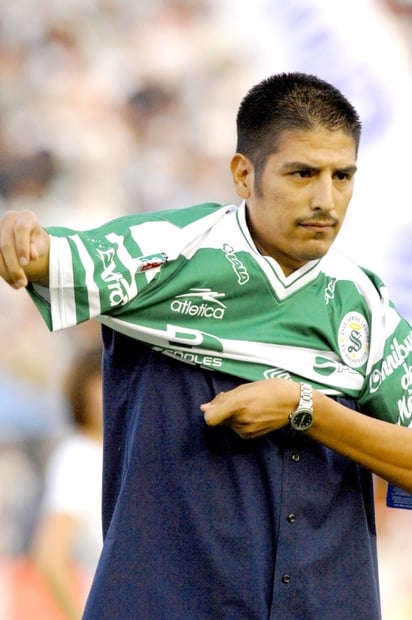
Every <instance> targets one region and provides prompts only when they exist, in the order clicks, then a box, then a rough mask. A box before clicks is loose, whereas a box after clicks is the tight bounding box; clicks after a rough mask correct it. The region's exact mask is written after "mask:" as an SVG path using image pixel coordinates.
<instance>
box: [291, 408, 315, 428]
mask: <svg viewBox="0 0 412 620" xmlns="http://www.w3.org/2000/svg"><path fill="white" fill-rule="evenodd" d="M312 422H313V415H312V412H311V411H309V409H299V410H298V411H295V413H294V414H293V415H292V417H291V419H290V424H291V426H292V428H294V429H295V430H297V431H305V430H306V429H308V428H310V427H311V426H312Z"/></svg>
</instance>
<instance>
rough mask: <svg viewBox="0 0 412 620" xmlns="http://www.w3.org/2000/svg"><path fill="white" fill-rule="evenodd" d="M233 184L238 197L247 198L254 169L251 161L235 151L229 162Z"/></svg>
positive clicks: (251, 186) (251, 185)
mask: <svg viewBox="0 0 412 620" xmlns="http://www.w3.org/2000/svg"><path fill="white" fill-rule="evenodd" d="M230 170H231V172H232V178H233V184H234V186H235V190H236V193H237V195H238V196H240V198H249V196H250V192H251V190H252V188H253V183H254V170H253V165H252V163H251V161H250V160H249V159H248V158H247V157H245V155H242V154H241V153H235V154H234V155H233V157H232V161H231V162H230Z"/></svg>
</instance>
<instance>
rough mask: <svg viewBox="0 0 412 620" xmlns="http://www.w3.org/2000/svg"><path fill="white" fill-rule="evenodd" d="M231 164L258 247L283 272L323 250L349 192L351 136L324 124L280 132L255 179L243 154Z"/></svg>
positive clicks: (336, 228) (352, 163)
mask: <svg viewBox="0 0 412 620" xmlns="http://www.w3.org/2000/svg"><path fill="white" fill-rule="evenodd" d="M231 169H232V174H233V178H234V182H235V187H236V190H237V192H238V194H239V196H241V197H242V198H245V199H246V205H247V218H248V226H249V229H250V232H251V235H252V237H253V240H254V242H255V244H256V246H257V248H258V250H259V251H260V252H262V254H265V255H267V256H272V257H273V258H275V259H276V260H277V262H278V263H279V264H280V266H281V267H282V269H283V271H284V273H285V275H289V274H290V273H292V272H293V271H295V270H296V269H298V268H299V267H301V266H302V265H304V264H305V263H306V262H307V261H310V260H314V259H318V258H321V257H322V256H324V255H325V254H326V252H327V251H328V249H329V247H330V245H331V244H332V242H333V241H334V239H335V237H336V235H337V234H338V232H339V230H340V228H341V226H342V223H343V220H344V217H345V214H346V210H347V208H348V205H349V201H350V199H351V197H352V192H353V181H354V174H355V171H356V144H355V141H354V140H353V138H352V137H351V136H349V135H348V134H346V133H344V132H342V131H333V132H331V131H328V130H326V129H316V130H312V131H303V130H299V131H290V132H289V131H285V132H284V133H283V134H281V136H280V138H279V141H278V145H277V150H276V152H275V153H273V154H272V155H270V156H269V157H268V159H267V161H266V164H265V166H264V169H263V171H262V173H261V175H260V177H259V179H257V178H256V175H255V170H254V168H253V165H252V163H251V162H250V160H249V159H247V158H246V157H244V156H243V155H239V154H236V155H235V156H234V157H233V159H232V163H231Z"/></svg>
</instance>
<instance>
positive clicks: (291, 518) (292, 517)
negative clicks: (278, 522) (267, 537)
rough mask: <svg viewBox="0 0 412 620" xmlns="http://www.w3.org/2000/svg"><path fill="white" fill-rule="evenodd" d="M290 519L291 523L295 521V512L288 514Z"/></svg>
mask: <svg viewBox="0 0 412 620" xmlns="http://www.w3.org/2000/svg"><path fill="white" fill-rule="evenodd" d="M288 521H289V523H295V521H296V515H294V514H293V512H292V513H291V514H290V515H288Z"/></svg>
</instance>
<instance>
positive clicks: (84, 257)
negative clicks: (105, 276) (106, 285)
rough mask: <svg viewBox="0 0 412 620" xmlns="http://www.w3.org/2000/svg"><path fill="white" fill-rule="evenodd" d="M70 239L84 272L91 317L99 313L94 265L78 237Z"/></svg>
mask: <svg viewBox="0 0 412 620" xmlns="http://www.w3.org/2000/svg"><path fill="white" fill-rule="evenodd" d="M71 239H73V241H74V243H75V244H76V247H77V250H78V252H79V256H80V259H81V261H82V264H83V267H84V269H85V271H86V278H85V281H86V284H87V298H88V302H89V311H90V316H92V317H93V316H96V315H98V314H100V313H101V304H100V293H99V287H98V286H97V284H96V283H95V281H94V263H93V261H92V259H91V258H90V256H89V253H88V252H87V250H86V248H85V247H84V244H83V241H82V240H81V239H80V237H79V235H73V236H72V237H71Z"/></svg>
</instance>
